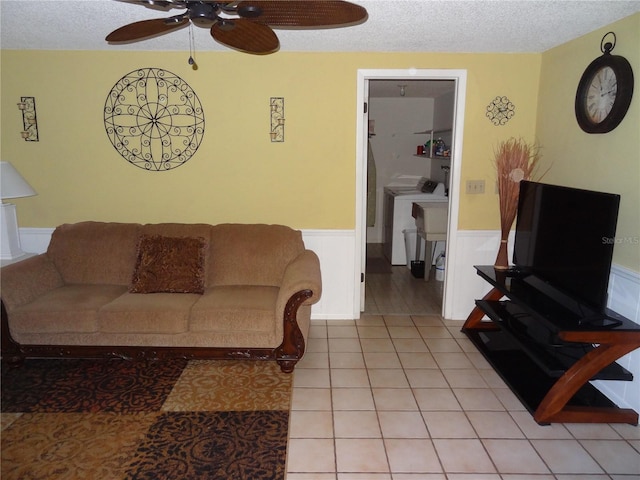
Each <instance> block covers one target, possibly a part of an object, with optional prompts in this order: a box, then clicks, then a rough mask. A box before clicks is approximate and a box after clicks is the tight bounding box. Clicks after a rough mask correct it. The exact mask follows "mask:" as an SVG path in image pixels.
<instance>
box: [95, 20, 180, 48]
mask: <svg viewBox="0 0 640 480" xmlns="http://www.w3.org/2000/svg"><path fill="white" fill-rule="evenodd" d="M188 24H189V18H188V17H186V16H184V17H183V16H178V17H171V18H156V19H153V20H142V21H141V22H134V23H130V24H129V25H125V26H124V27H120V28H118V29H117V30H114V31H113V32H111V33H110V34H109V35H107V38H105V40H106V41H107V42H131V41H135V40H142V39H143V38H147V37H152V36H156V35H161V34H163V33H168V32H171V31H173V30H175V29H177V28H180V27H184V26H186V25H188Z"/></svg>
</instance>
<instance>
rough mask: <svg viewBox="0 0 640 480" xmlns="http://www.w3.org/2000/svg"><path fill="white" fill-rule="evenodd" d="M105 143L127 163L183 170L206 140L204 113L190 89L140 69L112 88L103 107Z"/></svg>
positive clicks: (177, 79)
mask: <svg viewBox="0 0 640 480" xmlns="http://www.w3.org/2000/svg"><path fill="white" fill-rule="evenodd" d="M104 125H105V128H106V131H107V135H108V136H109V140H111V143H112V144H113V146H114V147H115V149H116V150H117V151H118V153H119V154H120V155H121V156H122V157H123V158H124V159H125V160H126V161H128V162H129V163H131V164H132V165H135V166H136V167H139V168H142V169H144V170H151V171H164V170H171V169H172V168H176V167H179V166H180V165H184V164H185V163H186V162H187V161H188V160H189V159H190V158H191V157H192V156H193V155H194V154H195V153H196V151H197V150H198V147H199V146H200V143H201V142H202V137H203V136H204V112H203V109H202V104H201V103H200V100H199V99H198V96H197V95H196V94H195V92H194V91H193V89H192V88H191V87H190V86H189V85H188V84H187V83H186V82H185V81H184V80H182V79H181V78H180V77H179V76H177V75H176V74H174V73H171V72H169V71H167V70H163V69H161V68H141V69H139V70H134V71H133V72H130V73H128V74H127V75H125V76H124V77H122V78H121V79H120V80H118V82H117V83H116V84H115V85H114V86H113V88H112V89H111V91H110V92H109V94H108V95H107V100H106V102H105V105H104Z"/></svg>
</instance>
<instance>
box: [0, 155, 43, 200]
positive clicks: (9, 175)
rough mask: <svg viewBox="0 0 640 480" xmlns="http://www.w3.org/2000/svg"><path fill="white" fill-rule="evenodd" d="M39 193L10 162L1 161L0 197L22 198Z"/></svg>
mask: <svg viewBox="0 0 640 480" xmlns="http://www.w3.org/2000/svg"><path fill="white" fill-rule="evenodd" d="M32 195H37V193H36V191H35V190H34V189H33V188H31V185H29V184H28V183H27V181H26V180H25V179H24V178H22V175H20V174H19V173H18V171H17V170H16V169H15V168H14V167H13V165H11V163H9V162H0V198H2V199H3V200H4V199H5V198H20V197H31V196H32Z"/></svg>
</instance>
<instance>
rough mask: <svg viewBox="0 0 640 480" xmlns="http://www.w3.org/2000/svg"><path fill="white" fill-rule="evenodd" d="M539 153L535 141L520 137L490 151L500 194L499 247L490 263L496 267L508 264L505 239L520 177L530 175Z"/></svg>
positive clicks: (514, 212)
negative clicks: (530, 141)
mask: <svg viewBox="0 0 640 480" xmlns="http://www.w3.org/2000/svg"><path fill="white" fill-rule="evenodd" d="M540 157H541V156H540V147H539V146H538V145H537V144H535V143H534V144H530V143H527V142H526V141H524V140H523V139H521V138H519V139H516V138H510V139H509V140H506V141H504V142H500V143H499V144H498V147H497V149H496V150H495V152H494V163H495V167H496V173H497V177H498V196H499V198H500V230H501V240H500V248H499V249H498V256H497V258H496V263H495V265H494V267H495V268H496V269H497V270H506V269H507V268H509V257H508V253H507V239H508V237H509V231H510V230H511V225H513V221H514V220H515V218H516V212H517V209H518V197H519V194H520V181H521V180H532V179H534V177H535V176H536V175H537V170H538V163H539V161H540ZM545 173H546V172H545ZM541 177H542V175H541ZM539 178H540V177H539Z"/></svg>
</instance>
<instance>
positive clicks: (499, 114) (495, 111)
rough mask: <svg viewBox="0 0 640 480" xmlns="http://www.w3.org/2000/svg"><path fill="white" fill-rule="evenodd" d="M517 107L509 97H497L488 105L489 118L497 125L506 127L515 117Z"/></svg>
mask: <svg viewBox="0 0 640 480" xmlns="http://www.w3.org/2000/svg"><path fill="white" fill-rule="evenodd" d="M515 109H516V106H515V105H514V104H513V103H511V101H510V100H509V99H508V98H507V97H504V96H502V97H500V96H498V97H496V98H494V99H493V101H492V102H491V103H490V104H489V105H487V118H488V119H489V120H491V122H492V123H493V124H494V125H496V126H499V125H504V124H505V123H507V122H508V121H509V120H510V119H511V117H513V116H514V115H515Z"/></svg>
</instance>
